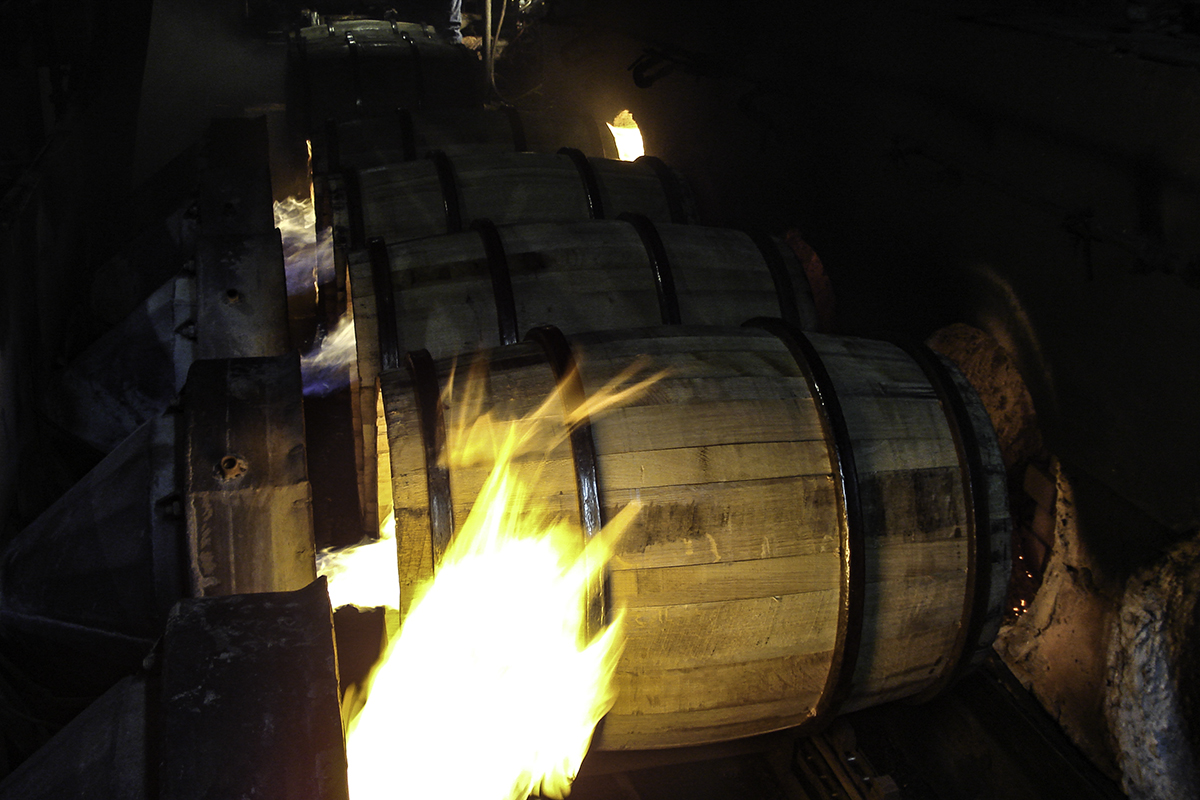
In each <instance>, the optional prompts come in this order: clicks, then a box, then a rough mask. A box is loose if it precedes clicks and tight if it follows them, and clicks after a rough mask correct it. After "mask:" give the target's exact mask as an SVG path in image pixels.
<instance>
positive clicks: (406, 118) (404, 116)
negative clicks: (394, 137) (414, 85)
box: [396, 108, 417, 161]
mask: <svg viewBox="0 0 1200 800" xmlns="http://www.w3.org/2000/svg"><path fill="white" fill-rule="evenodd" d="M396 118H397V119H398V120H399V122H400V152H401V153H403V154H404V160H405V161H416V160H417V132H416V126H415V125H414V124H413V115H412V112H411V111H409V110H408V109H407V108H397V109H396Z"/></svg>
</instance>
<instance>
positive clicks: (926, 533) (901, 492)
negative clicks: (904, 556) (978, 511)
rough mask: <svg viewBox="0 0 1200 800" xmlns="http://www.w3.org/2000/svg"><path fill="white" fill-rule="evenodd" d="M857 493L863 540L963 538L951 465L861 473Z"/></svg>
mask: <svg viewBox="0 0 1200 800" xmlns="http://www.w3.org/2000/svg"><path fill="white" fill-rule="evenodd" d="M859 475H860V480H859V497H860V502H861V505H862V510H863V519H864V525H865V528H866V531H867V535H868V537H869V538H868V541H869V543H871V544H874V545H877V546H878V545H882V544H884V543H890V542H892V541H894V540H904V541H912V540H928V539H930V538H934V539H941V538H947V537H949V536H955V535H957V536H958V537H962V538H963V539H964V541H965V537H966V530H967V528H966V524H967V516H966V504H967V502H968V501H967V498H966V497H965V496H964V495H963V489H962V478H961V476H960V474H959V472H958V468H957V467H956V466H953V467H938V468H929V469H912V470H893V471H890V472H881V473H872V472H860V473H859Z"/></svg>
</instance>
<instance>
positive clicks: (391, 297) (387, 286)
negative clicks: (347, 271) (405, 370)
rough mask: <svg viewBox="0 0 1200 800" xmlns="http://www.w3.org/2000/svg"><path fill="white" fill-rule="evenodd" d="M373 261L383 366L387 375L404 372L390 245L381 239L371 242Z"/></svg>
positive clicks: (372, 278) (372, 268) (381, 363)
mask: <svg viewBox="0 0 1200 800" xmlns="http://www.w3.org/2000/svg"><path fill="white" fill-rule="evenodd" d="M367 258H368V259H369V260H370V262H371V288H372V289H374V291H375V326H376V327H377V328H378V329H379V364H380V369H382V370H383V371H384V372H386V371H388V370H393V369H400V354H401V353H403V352H404V348H403V346H402V345H401V344H400V325H399V319H398V318H397V316H396V295H395V286H394V285H393V284H392V262H391V258H390V257H389V256H388V249H387V243H386V242H384V240H383V239H381V238H379V237H378V236H374V237H372V238H371V240H370V241H369V242H367Z"/></svg>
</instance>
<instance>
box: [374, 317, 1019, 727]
mask: <svg viewBox="0 0 1200 800" xmlns="http://www.w3.org/2000/svg"><path fill="white" fill-rule="evenodd" d="M768 327H773V326H770V325H768ZM800 337H803V344H799V345H797V343H796V342H790V341H789V338H792V339H800ZM570 339H571V342H572V344H573V346H574V348H575V349H576V351H577V357H578V359H579V364H580V369H581V376H582V380H583V384H584V387H585V390H586V392H587V393H589V395H590V394H593V393H595V392H596V391H597V390H598V389H599V387H601V386H602V385H604V384H605V383H607V382H608V381H610V380H611V379H613V378H614V377H616V376H617V375H619V374H621V373H622V371H623V370H625V369H626V368H628V367H629V366H630V365H631V364H632V363H634V361H635V360H638V359H649V363H650V367H649V368H650V369H654V370H658V369H663V370H666V371H667V375H666V377H664V378H663V379H662V380H660V381H659V382H658V383H657V384H655V385H654V386H652V387H651V388H650V389H649V390H647V391H646V392H645V394H644V395H643V396H642V397H640V398H637V399H634V400H632V402H631V403H630V404H629V405H627V406H624V407H621V408H617V409H614V410H611V411H609V412H608V413H605V414H602V415H594V416H593V418H592V420H591V432H592V436H593V438H594V442H595V447H596V453H597V456H596V459H597V466H598V475H599V495H600V498H601V502H602V506H603V508H604V509H605V510H606V512H607V513H608V514H610V515H611V514H613V513H615V512H616V511H617V510H618V509H620V508H621V507H622V506H624V505H625V504H626V503H628V502H630V501H632V500H634V499H638V500H640V501H641V502H642V503H644V506H643V509H642V511H641V512H640V514H639V516H638V517H637V519H636V520H635V521H634V523H633V525H632V527H631V528H630V529H629V530H627V531H626V533H625V535H624V537H623V539H622V540H621V542H620V543H619V544H618V546H617V552H616V555H615V556H614V558H613V560H612V563H611V570H610V582H611V591H612V603H613V607H614V608H624V610H625V625H626V634H627V642H626V646H625V651H624V655H623V656H622V661H621V663H620V664H619V665H618V667H617V678H616V679H617V684H618V686H619V689H620V692H619V695H618V699H617V703H616V705H615V706H614V708H613V710H612V711H611V712H610V713H609V714H608V716H607V717H606V720H605V724H604V726H603V729H602V730H601V731H600V733H599V734H598V739H597V741H596V743H595V745H594V746H596V747H600V748H602V749H626V748H643V747H667V746H681V745H688V744H699V743H705V742H711V741H719V740H724V739H729V738H736V737H740V736H747V735H752V734H755V733H762V732H766V731H769V730H775V729H779V728H784V727H792V726H796V725H807V726H810V727H811V728H819V727H820V726H822V725H823V724H825V723H827V722H828V721H829V719H830V717H831V715H833V714H835V713H839V712H846V711H850V710H854V709H857V708H862V707H865V706H870V705H875V704H878V703H883V702H886V701H889V700H894V699H899V698H902V697H912V696H915V695H918V694H920V693H922V692H924V691H926V690H927V689H929V688H931V687H934V686H936V685H939V682H940V681H942V680H943V678H944V677H945V675H946V674H947V673H948V672H952V671H953V670H954V669H955V666H956V663H957V662H958V660H959V658H960V653H968V654H969V653H973V652H974V651H975V650H976V649H978V648H979V647H980V646H982V645H983V640H984V639H986V638H987V636H989V635H990V632H993V631H994V629H995V628H994V622H993V621H992V620H990V619H989V620H988V621H987V622H985V624H983V625H981V626H979V627H978V628H976V627H975V626H974V625H973V624H972V623H971V622H970V619H971V618H972V617H973V615H964V607H965V606H967V605H971V604H975V603H978V602H981V601H980V600H979V595H978V594H976V593H974V592H973V591H972V587H971V586H970V585H969V575H970V574H971V572H972V569H973V567H972V563H971V560H972V555H973V554H975V553H978V552H980V551H982V552H984V553H987V562H988V564H989V566H990V567H991V568H993V570H994V572H995V574H996V575H998V576H999V575H1004V574H1005V570H1006V569H1007V567H1008V551H1007V548H1008V538H1009V534H1008V530H1007V520H1008V512H1007V505H1006V503H1004V502H1003V497H1004V491H1003V488H1004V479H1003V469H1002V466H1000V465H999V462H998V452H999V451H998V448H993V447H989V446H983V447H980V448H979V461H980V463H982V464H984V469H983V470H982V471H981V475H982V477H983V480H984V482H985V485H986V484H988V483H989V482H996V483H997V486H995V487H991V486H990V485H987V489H988V490H987V491H986V492H983V493H973V492H971V491H970V490H969V489H968V488H967V487H966V485H965V484H964V481H963V477H962V464H961V461H960V459H961V458H962V457H963V456H962V452H961V447H960V444H959V443H958V442H956V440H955V435H954V432H953V430H952V429H951V425H950V421H949V419H948V417H947V414H946V412H945V411H944V410H943V407H942V400H941V398H940V397H939V394H938V392H937V391H935V389H934V387H933V386H932V385H931V383H930V379H929V377H928V375H927V374H926V373H925V371H924V370H923V369H922V367H921V365H920V364H918V363H917V362H916V361H914V360H913V359H912V358H911V357H910V356H909V355H908V354H907V353H905V352H904V350H902V349H900V348H899V347H896V346H895V345H892V344H890V343H887V342H878V341H871V340H864V339H853V338H848V337H833V336H827V335H820V334H815V333H803V334H801V333H799V332H796V331H788V330H786V329H784V330H774V328H773V332H768V331H765V330H759V329H755V328H733V329H730V328H691V327H686V326H669V327H666V328H655V329H643V330H635V331H615V332H607V333H591V334H578V335H574V336H571V337H570ZM484 359H485V363H488V364H489V369H488V371H487V379H486V382H485V384H484V387H485V388H484V392H485V402H484V408H483V409H482V410H484V411H488V412H491V413H492V414H493V415H494V418H495V419H496V420H497V422H502V421H503V420H508V419H511V418H515V417H519V416H521V415H523V414H525V413H528V412H529V411H531V410H532V409H534V408H537V407H539V406H540V404H541V403H542V402H543V400H544V398H545V397H546V396H547V394H548V393H549V392H550V391H552V390H553V389H554V388H555V380H554V377H553V373H552V371H551V370H549V369H548V368H547V365H546V363H545V361H544V359H545V355H544V354H543V353H540V352H538V350H536V349H532V348H530V346H529V345H526V344H521V345H512V346H508V347H505V348H500V349H497V350H494V351H487V352H486V354H485V356H484ZM450 368H451V364H450V362H449V361H443V362H439V370H440V371H441V373H442V375H443V381H444V380H445V376H446V375H447V374H448V371H449V369H450ZM950 385H951V386H953V387H955V390H956V391H959V392H961V394H962V397H961V399H962V401H963V403H964V404H965V405H966V406H967V407H968V408H972V407H975V406H977V405H979V401H978V398H977V397H975V396H974V393H973V392H971V391H970V388H969V386H966V385H965V384H959V383H958V382H957V381H951V384H950ZM380 386H381V391H382V398H383V405H384V409H385V419H386V423H387V430H388V442H389V444H390V449H389V464H388V466H389V469H390V474H391V480H392V487H393V501H394V504H395V508H396V515H397V535H398V544H399V552H398V559H399V565H400V577H401V587H402V588H401V605H402V607H404V606H405V594H406V593H411V591H412V588H413V587H414V585H415V584H416V583H417V582H419V581H421V580H423V579H425V578H427V577H428V576H429V575H430V574H431V573H432V571H433V569H434V566H435V564H434V557H433V551H432V547H431V544H430V528H429V521H428V519H427V513H428V512H427V510H426V509H427V507H428V498H427V497H426V496H425V491H424V488H423V487H424V486H425V485H426V480H425V478H424V474H425V472H424V471H425V469H426V467H425V463H424V460H423V459H420V458H419V452H420V448H419V447H416V446H414V444H413V443H412V442H411V441H410V440H411V438H412V436H413V433H412V432H413V430H415V427H414V423H413V420H414V419H415V417H414V415H415V399H414V395H413V392H412V389H411V387H410V386H409V385H408V381H407V378H406V376H405V375H403V374H401V373H385V374H383V375H381V376H380ZM455 390H456V391H455V392H453V393H450V394H448V395H447V396H446V397H445V398H444V400H443V402H444V403H445V404H446V410H445V413H446V414H447V418H448V419H452V420H453V419H460V417H461V414H462V411H461V409H460V407H459V405H458V403H459V402H461V397H460V394H459V392H461V382H460V381H456V382H455ZM543 413H546V412H545V411H543ZM551 413H552V412H551ZM967 419H968V420H969V422H968V424H970V425H971V426H972V428H973V431H972V433H973V434H974V435H975V437H976V439H977V441H979V442H989V441H991V442H994V438H995V434H994V432H993V431H992V430H991V427H990V423H989V422H988V421H987V418H986V415H978V414H968V416H967ZM553 422H554V420H553V419H550V420H548V422H547V424H550V425H553ZM458 430H459V429H458V428H456V426H455V425H449V426H448V432H447V436H448V443H447V449H448V451H449V452H451V453H453V452H455V446H456V442H457V438H456V437H458V436H459V435H460V434H459V433H458ZM555 441H556V444H554V445H553V446H548V447H547V448H545V450H544V451H543V452H537V453H536V454H532V453H531V454H530V456H529V459H530V465H532V463H533V462H534V461H536V463H537V464H538V467H537V468H538V470H539V483H538V487H539V488H538V507H537V509H535V511H536V512H540V513H546V512H548V513H551V514H558V515H562V516H563V517H565V518H567V519H569V520H573V521H574V522H575V523H576V524H578V522H579V513H580V512H579V510H578V503H577V500H578V489H577V478H576V474H575V466H574V464H575V462H574V460H573V457H572V453H571V451H570V446H569V444H567V443H566V439H565V437H562V436H559V437H558V438H557V439H556V440H555ZM518 462H519V463H518V468H520V465H521V462H520V460H518ZM452 464H453V467H452V469H451V472H450V480H449V483H450V492H451V506H452V508H453V509H454V510H455V517H454V518H455V520H459V519H461V518H462V517H464V516H465V514H466V511H467V509H469V508H470V506H471V503H472V502H473V500H474V498H475V495H476V494H477V492H478V489H479V487H480V486H481V485H482V482H483V480H484V478H485V477H486V473H487V471H488V469H489V465H488V464H487V463H484V462H481V463H478V464H476V463H454V462H453V461H452ZM851 464H852V465H853V467H852V468H851V466H850V465H851ZM855 498H857V500H855ZM979 502H984V503H986V504H987V508H986V509H973V511H974V513H975V516H976V518H977V519H978V518H982V517H983V516H984V515H986V516H987V517H988V518H989V519H990V520H991V523H990V524H989V525H988V526H987V527H986V529H975V528H972V526H970V525H969V524H968V520H969V514H970V513H971V511H969V507H970V506H971V505H972V504H976V503H979ZM972 536H973V537H974V543H973V544H972V543H971V542H970V541H969V539H970V537H972ZM992 600H993V598H992V597H991V595H990V594H989V595H988V596H987V600H986V607H985V608H984V610H983V611H982V612H981V613H982V614H983V615H984V616H985V617H989V616H993V615H994V616H997V617H998V616H999V613H1000V609H999V608H998V607H996V608H993V607H992V606H993V602H992ZM964 625H967V626H969V627H968V631H967V634H966V635H963V633H962V631H963V626H964ZM971 637H978V639H977V640H975V641H973V640H972V639H971Z"/></svg>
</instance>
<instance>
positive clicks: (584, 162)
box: [558, 147, 604, 219]
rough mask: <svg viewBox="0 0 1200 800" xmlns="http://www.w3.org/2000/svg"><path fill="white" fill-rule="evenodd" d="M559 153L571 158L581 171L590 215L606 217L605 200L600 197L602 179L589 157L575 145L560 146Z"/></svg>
mask: <svg viewBox="0 0 1200 800" xmlns="http://www.w3.org/2000/svg"><path fill="white" fill-rule="evenodd" d="M558 154H559V155H560V156H566V157H567V158H569V159H571V163H573V164H574V165H575V169H576V170H578V172H579V180H580V181H582V182H583V193H584V194H585V195H586V196H587V205H588V217H590V218H591V219H604V202H603V201H602V200H601V199H600V181H598V180H597V179H596V170H595V169H593V168H592V162H591V161H588V157H587V156H586V155H584V154H583V151H582V150H576V149H575V148H574V147H563V148H560V149H559V151H558Z"/></svg>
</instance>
